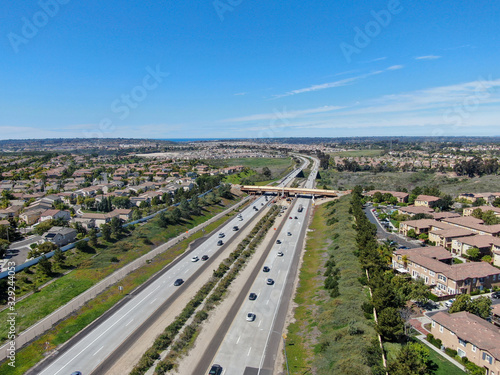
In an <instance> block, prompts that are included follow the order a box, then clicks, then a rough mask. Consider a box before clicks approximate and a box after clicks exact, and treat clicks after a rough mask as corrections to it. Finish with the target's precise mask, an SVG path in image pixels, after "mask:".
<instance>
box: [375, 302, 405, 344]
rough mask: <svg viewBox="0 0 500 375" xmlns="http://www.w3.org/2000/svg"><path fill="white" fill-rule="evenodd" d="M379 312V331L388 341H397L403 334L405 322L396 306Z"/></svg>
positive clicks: (377, 326)
mask: <svg viewBox="0 0 500 375" xmlns="http://www.w3.org/2000/svg"><path fill="white" fill-rule="evenodd" d="M377 312H378V323H377V325H376V327H375V329H376V331H377V333H378V334H379V335H381V336H382V339H384V340H386V341H391V342H395V341H398V339H399V338H400V337H401V336H402V335H403V331H404V329H403V328H404V322H403V319H402V318H401V316H400V314H399V311H398V309H397V308H395V307H387V308H385V309H383V310H382V311H379V310H377Z"/></svg>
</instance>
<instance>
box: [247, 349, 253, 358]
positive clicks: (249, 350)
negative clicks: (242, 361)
mask: <svg viewBox="0 0 500 375" xmlns="http://www.w3.org/2000/svg"><path fill="white" fill-rule="evenodd" d="M251 351H252V347H250V349H248V354H247V357H248V356H249V355H250V352H251Z"/></svg>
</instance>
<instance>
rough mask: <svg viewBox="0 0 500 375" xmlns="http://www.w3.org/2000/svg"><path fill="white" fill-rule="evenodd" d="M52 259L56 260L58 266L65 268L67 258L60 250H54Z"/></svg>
mask: <svg viewBox="0 0 500 375" xmlns="http://www.w3.org/2000/svg"><path fill="white" fill-rule="evenodd" d="M52 259H54V263H55V264H57V265H58V266H59V267H64V261H65V260H66V256H65V255H64V254H63V252H62V250H61V249H60V248H57V249H55V250H54V256H53V257H52Z"/></svg>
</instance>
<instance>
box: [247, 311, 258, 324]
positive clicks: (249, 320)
mask: <svg viewBox="0 0 500 375" xmlns="http://www.w3.org/2000/svg"><path fill="white" fill-rule="evenodd" d="M255 318H256V316H255V314H254V313H251V312H249V313H248V314H247V322H253V321H254V320H255Z"/></svg>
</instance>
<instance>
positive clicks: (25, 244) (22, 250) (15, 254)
mask: <svg viewBox="0 0 500 375" xmlns="http://www.w3.org/2000/svg"><path fill="white" fill-rule="evenodd" d="M41 239H42V237H41V236H30V237H29V238H27V239H25V240H22V241H18V242H13V243H11V244H10V246H9V249H8V250H7V255H6V257H5V259H8V260H10V261H14V262H15V263H16V265H19V264H23V263H24V262H26V259H27V258H28V252H29V251H30V250H31V248H30V245H31V244H32V243H35V242H38V241H41Z"/></svg>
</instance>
